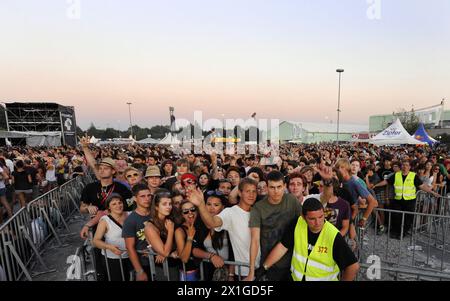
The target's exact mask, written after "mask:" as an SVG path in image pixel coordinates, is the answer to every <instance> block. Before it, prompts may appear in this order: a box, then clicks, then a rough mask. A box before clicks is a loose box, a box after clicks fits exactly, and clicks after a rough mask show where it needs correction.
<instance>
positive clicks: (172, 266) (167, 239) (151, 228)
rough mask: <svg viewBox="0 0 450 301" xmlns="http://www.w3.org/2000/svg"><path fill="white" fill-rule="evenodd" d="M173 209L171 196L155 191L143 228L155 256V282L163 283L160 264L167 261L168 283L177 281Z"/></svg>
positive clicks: (166, 191) (164, 192)
mask: <svg viewBox="0 0 450 301" xmlns="http://www.w3.org/2000/svg"><path fill="white" fill-rule="evenodd" d="M172 209H173V207H172V199H171V194H170V192H169V191H168V190H166V189H160V190H157V191H156V193H155V195H154V198H153V201H152V204H151V207H150V219H149V221H148V223H147V225H146V226H145V238H146V239H147V242H148V243H149V244H150V245H151V247H152V249H153V251H154V252H156V253H157V254H158V255H157V256H156V260H155V262H156V266H155V268H156V271H155V274H156V279H155V280H156V281H164V280H166V278H165V277H164V274H165V273H164V269H163V265H162V263H163V262H164V261H165V260H166V259H167V260H168V265H169V279H170V281H178V268H177V266H178V264H177V261H176V260H175V258H176V257H177V256H176V247H175V244H174V241H173V240H174V233H175V223H174V222H173V220H174V216H173V212H174V211H173V210H172Z"/></svg>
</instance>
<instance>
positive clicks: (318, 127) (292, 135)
mask: <svg viewBox="0 0 450 301" xmlns="http://www.w3.org/2000/svg"><path fill="white" fill-rule="evenodd" d="M336 131H337V126H336V124H335V123H314V122H298V121H282V122H280V126H279V140H280V142H281V143H288V142H295V143H321V142H335V141H336ZM368 131H369V127H368V126H367V125H358V124H345V123H343V124H340V125H339V141H341V142H350V141H351V140H352V136H353V135H354V134H356V133H362V132H365V133H367V132H368ZM273 133H274V132H273V130H272V131H269V133H268V137H270V135H272V134H273Z"/></svg>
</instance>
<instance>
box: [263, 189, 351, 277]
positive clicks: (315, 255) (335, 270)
mask: <svg viewBox="0 0 450 301" xmlns="http://www.w3.org/2000/svg"><path fill="white" fill-rule="evenodd" d="M289 249H293V251H294V252H293V256H292V261H291V276H292V279H293V280H294V281H337V280H339V279H340V280H346V281H352V280H354V279H355V277H356V274H357V273H358V270H359V264H358V261H357V259H356V257H355V255H354V254H353V252H352V250H351V249H350V247H349V246H348V245H347V243H346V242H345V240H344V238H343V237H342V236H341V234H340V233H339V230H338V229H337V228H336V227H334V226H333V225H332V224H331V223H329V222H327V221H325V215H324V210H323V206H322V204H321V203H320V201H319V200H318V199H316V198H309V199H307V200H306V201H305V202H304V203H303V207H302V216H301V217H299V219H298V220H297V221H295V223H292V225H291V226H290V227H289V228H288V230H287V231H286V233H285V234H284V235H283V238H282V240H281V241H280V242H279V243H278V244H277V245H276V246H275V247H274V248H273V249H272V251H271V252H270V254H269V255H268V256H267V258H266V260H265V261H264V263H263V264H262V267H261V268H259V269H258V270H257V272H256V278H257V279H261V278H262V276H263V275H264V274H265V271H267V270H268V269H270V267H271V266H273V265H274V264H275V263H276V262H277V261H278V260H279V259H280V258H281V257H283V255H284V254H285V253H286V252H287V251H288V250H289Z"/></svg>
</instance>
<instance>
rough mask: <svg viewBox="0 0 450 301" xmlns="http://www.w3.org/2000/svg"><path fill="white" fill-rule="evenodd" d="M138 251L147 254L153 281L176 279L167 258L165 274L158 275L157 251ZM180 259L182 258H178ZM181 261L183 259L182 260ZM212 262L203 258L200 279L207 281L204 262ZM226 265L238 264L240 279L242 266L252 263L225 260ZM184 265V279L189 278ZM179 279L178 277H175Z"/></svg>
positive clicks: (149, 249) (182, 271) (182, 264)
mask: <svg viewBox="0 0 450 301" xmlns="http://www.w3.org/2000/svg"><path fill="white" fill-rule="evenodd" d="M138 253H140V254H146V255H147V256H148V260H149V265H150V273H151V275H150V279H151V281H155V280H156V279H157V278H159V279H167V281H174V279H170V272H169V262H168V260H167V259H166V260H165V261H164V262H163V264H162V266H163V268H162V269H163V275H158V270H157V269H156V260H155V257H156V256H157V255H158V254H157V253H155V252H154V251H153V250H152V249H151V248H148V249H147V250H145V251H139V252H138ZM191 259H192V260H195V258H191ZM178 260H180V259H178ZM180 261H181V260H180ZM209 262H211V261H210V260H208V259H202V260H201V262H200V266H199V273H200V279H199V281H205V273H204V264H205V263H209ZM224 264H225V265H233V266H236V267H237V268H238V271H239V272H238V273H237V276H238V279H239V281H240V280H241V277H242V276H241V274H242V273H241V270H242V267H249V266H250V265H249V264H248V263H244V262H239V261H224ZM181 266H182V270H179V272H181V273H182V274H183V276H184V277H183V279H187V275H186V265H185V264H184V263H181ZM158 276H159V277H158ZM175 280H178V279H175ZM180 280H181V279H180ZM181 281H186V280H181Z"/></svg>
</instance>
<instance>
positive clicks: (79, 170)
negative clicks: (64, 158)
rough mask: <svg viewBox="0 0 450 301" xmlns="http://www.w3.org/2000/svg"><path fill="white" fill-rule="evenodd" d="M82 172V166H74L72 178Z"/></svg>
mask: <svg viewBox="0 0 450 301" xmlns="http://www.w3.org/2000/svg"><path fill="white" fill-rule="evenodd" d="M83 172H84V170H83V167H81V166H77V167H75V168H74V169H73V175H72V178H73V179H75V178H76V177H78V176H79V174H78V173H83Z"/></svg>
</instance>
